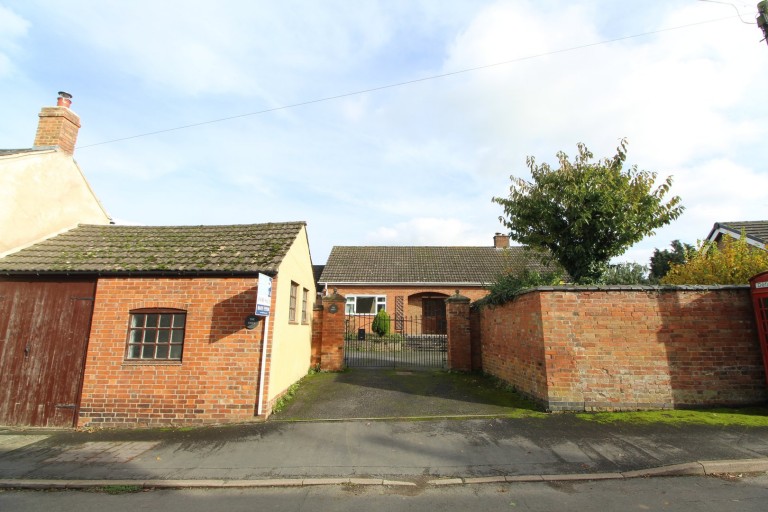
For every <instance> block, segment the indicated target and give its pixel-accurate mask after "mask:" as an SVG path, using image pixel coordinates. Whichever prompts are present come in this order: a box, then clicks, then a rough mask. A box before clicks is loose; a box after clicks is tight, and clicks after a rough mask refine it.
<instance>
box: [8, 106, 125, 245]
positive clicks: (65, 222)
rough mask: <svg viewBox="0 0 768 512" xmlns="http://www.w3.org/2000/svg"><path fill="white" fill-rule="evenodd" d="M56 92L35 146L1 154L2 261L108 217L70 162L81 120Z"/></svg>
mask: <svg viewBox="0 0 768 512" xmlns="http://www.w3.org/2000/svg"><path fill="white" fill-rule="evenodd" d="M69 98H70V96H69V95H68V94H66V93H59V99H58V104H57V106H55V107H44V108H43V109H42V110H41V111H40V114H39V117H40V122H39V124H38V128H37V134H36V136H35V142H34V147H32V148H28V149H2V150H0V257H2V256H4V255H6V254H10V253H13V252H15V251H17V250H19V249H22V248H24V247H27V246H29V245H31V244H34V243H36V242H39V241H41V240H45V239H46V238H49V237H51V236H54V235H56V234H58V233H62V232H64V231H66V230H68V229H72V228H74V227H75V226H77V225H78V224H109V223H110V217H109V215H108V214H107V212H106V211H105V210H104V207H103V206H102V205H101V203H100V202H99V200H98V198H97V197H96V195H95V194H94V193H93V190H92V189H91V187H90V185H89V184H88V181H87V180H86V179H85V176H84V175H83V172H82V171H81V170H80V167H79V166H78V165H77V162H75V159H74V157H73V153H74V149H75V143H76V141H77V133H78V130H79V128H80V118H79V117H78V116H77V114H75V113H74V112H73V111H72V110H70V108H69V106H70V105H71V100H70V99H69Z"/></svg>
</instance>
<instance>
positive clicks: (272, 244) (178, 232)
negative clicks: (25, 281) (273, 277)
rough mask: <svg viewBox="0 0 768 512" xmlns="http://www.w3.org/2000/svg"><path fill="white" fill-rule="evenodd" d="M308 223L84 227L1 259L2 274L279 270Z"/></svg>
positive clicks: (0, 268) (248, 271)
mask: <svg viewBox="0 0 768 512" xmlns="http://www.w3.org/2000/svg"><path fill="white" fill-rule="evenodd" d="M305 225H306V223H304V222H286V223H268V224H242V225H230V226H115V225H106V226H103V225H80V226H78V227H77V228H75V229H72V230H70V231H67V232H66V233H63V234H61V235H58V236H55V237H53V238H50V239H48V240H46V241H44V242H41V243H38V244H35V245H33V246H30V247H28V248H26V249H23V250H21V251H18V252H16V253H13V254H9V255H7V256H5V257H4V258H0V273H5V274H14V273H30V272H43V273H61V272H86V273H91V272H92V273H100V274H110V273H116V274H118V273H126V272H131V273H142V272H146V273H155V272H172V273H198V272H226V273H230V272H247V273H252V272H276V271H277V269H278V267H279V265H280V263H281V262H282V260H283V258H284V257H285V255H286V253H287V252H288V249H290V247H291V245H292V244H293V242H294V240H295V239H296V236H297V235H298V234H299V232H300V230H301V228H302V227H304V226H305Z"/></svg>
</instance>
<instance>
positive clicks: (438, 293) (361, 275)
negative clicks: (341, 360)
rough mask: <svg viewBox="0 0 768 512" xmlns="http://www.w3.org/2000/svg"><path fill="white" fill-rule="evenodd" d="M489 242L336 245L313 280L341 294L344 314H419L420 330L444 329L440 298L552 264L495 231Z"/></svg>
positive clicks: (474, 293)
mask: <svg viewBox="0 0 768 512" xmlns="http://www.w3.org/2000/svg"><path fill="white" fill-rule="evenodd" d="M493 240H494V243H493V246H489V247H463V246H453V247H438V246H416V247H414V246H378V247H366V246H357V247H349V246H335V247H333V249H332V250H331V253H330V255H329V256H328V262H327V263H326V265H325V268H324V269H323V270H322V273H321V274H320V278H319V279H318V286H319V287H320V288H321V289H322V290H323V291H324V293H329V292H331V291H333V290H334V289H335V290H337V291H338V293H340V294H341V295H344V296H345V297H346V300H347V303H346V312H347V314H350V315H352V314H357V315H359V314H366V315H374V314H376V312H378V311H379V310H381V309H383V310H386V311H387V313H389V314H390V316H391V317H393V318H394V319H395V320H397V319H401V318H412V317H417V318H420V320H419V321H420V322H421V332H422V333H423V334H444V333H445V325H446V324H445V299H446V298H447V297H449V296H450V295H452V294H454V293H455V292H456V290H457V289H458V290H460V292H461V294H462V295H464V296H465V297H468V298H470V299H471V300H477V299H480V298H482V297H484V296H485V295H487V294H488V290H487V286H488V285H489V284H491V283H492V282H494V281H495V280H496V278H497V277H498V276H499V275H501V274H503V273H509V272H514V271H516V270H523V269H526V268H527V269H532V270H539V271H545V270H551V268H549V267H547V266H546V265H544V264H543V263H541V261H540V258H538V257H536V255H535V254H533V253H531V252H530V251H529V250H527V249H526V248H524V247H521V246H513V247H510V245H509V236H507V235H502V234H500V233H497V234H496V235H495V236H494V237H493Z"/></svg>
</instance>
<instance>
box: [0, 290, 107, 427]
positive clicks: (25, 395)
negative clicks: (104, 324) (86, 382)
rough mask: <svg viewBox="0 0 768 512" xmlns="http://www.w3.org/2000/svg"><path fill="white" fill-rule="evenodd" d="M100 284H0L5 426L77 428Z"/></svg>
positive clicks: (0, 399) (0, 405)
mask: <svg viewBox="0 0 768 512" xmlns="http://www.w3.org/2000/svg"><path fill="white" fill-rule="evenodd" d="M95 292H96V282H95V281H63V282H52V281H45V282H30V281H0V368H2V375H3V378H2V386H0V424H3V425H23V426H35V427H72V426H74V424H75V417H76V415H77V409H78V407H79V405H80V391H81V385H82V380H83V370H84V367H85V353H86V349H87V347H88V335H89V331H90V326H91V315H92V313H93V301H94V294H95Z"/></svg>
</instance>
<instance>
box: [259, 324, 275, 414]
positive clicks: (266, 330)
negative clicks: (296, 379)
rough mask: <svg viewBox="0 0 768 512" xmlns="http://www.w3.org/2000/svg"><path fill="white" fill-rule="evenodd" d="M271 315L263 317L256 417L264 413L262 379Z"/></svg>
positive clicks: (265, 372)
mask: <svg viewBox="0 0 768 512" xmlns="http://www.w3.org/2000/svg"><path fill="white" fill-rule="evenodd" d="M270 317H271V315H267V316H266V317H264V336H263V337H262V343H261V370H260V371H259V373H260V376H259V405H258V407H257V409H256V415H257V416H261V414H262V412H263V411H264V378H265V376H266V374H267V346H268V345H269V319H270Z"/></svg>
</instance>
